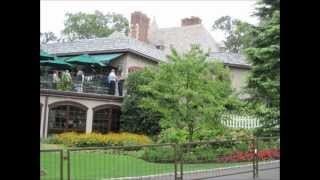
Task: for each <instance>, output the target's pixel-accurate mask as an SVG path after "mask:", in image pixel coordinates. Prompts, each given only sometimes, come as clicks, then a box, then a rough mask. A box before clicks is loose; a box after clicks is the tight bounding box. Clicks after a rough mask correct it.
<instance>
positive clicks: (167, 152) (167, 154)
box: [141, 147, 175, 162]
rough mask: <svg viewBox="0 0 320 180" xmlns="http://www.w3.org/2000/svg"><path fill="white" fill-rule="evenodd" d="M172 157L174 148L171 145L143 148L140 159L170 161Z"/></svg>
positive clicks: (172, 159)
mask: <svg viewBox="0 0 320 180" xmlns="http://www.w3.org/2000/svg"><path fill="white" fill-rule="evenodd" d="M174 158H175V156H174V148H172V147H150V148H145V150H144V153H143V155H142V156H141V159H143V160H146V161H149V162H172V161H174Z"/></svg>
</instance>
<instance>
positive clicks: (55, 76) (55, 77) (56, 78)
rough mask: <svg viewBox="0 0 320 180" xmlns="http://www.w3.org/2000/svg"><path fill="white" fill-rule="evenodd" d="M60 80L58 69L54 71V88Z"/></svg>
mask: <svg viewBox="0 0 320 180" xmlns="http://www.w3.org/2000/svg"><path fill="white" fill-rule="evenodd" d="M59 82H60V78H59V76H58V71H54V72H53V81H52V85H53V89H57V84H58V83H59Z"/></svg>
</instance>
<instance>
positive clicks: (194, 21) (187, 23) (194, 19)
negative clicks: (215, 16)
mask: <svg viewBox="0 0 320 180" xmlns="http://www.w3.org/2000/svg"><path fill="white" fill-rule="evenodd" d="M196 24H201V19H200V18H199V17H194V16H191V18H184V19H182V20H181V26H190V25H196Z"/></svg>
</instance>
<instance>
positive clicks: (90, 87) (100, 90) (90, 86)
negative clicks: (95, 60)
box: [40, 77, 119, 95]
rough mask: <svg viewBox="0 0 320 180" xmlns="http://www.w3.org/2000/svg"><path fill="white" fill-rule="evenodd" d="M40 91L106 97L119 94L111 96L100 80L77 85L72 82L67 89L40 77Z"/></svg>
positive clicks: (108, 89)
mask: <svg viewBox="0 0 320 180" xmlns="http://www.w3.org/2000/svg"><path fill="white" fill-rule="evenodd" d="M40 89H52V90H60V91H71V92H79V93H95V94H106V95H119V93H113V94H111V91H110V88H109V87H108V86H107V84H106V83H104V81H103V80H102V79H95V80H89V81H87V80H85V81H84V83H83V84H82V83H79V82H78V81H76V80H72V82H71V83H69V85H68V86H67V87H61V86H59V84H58V83H54V82H53V80H52V78H48V77H40Z"/></svg>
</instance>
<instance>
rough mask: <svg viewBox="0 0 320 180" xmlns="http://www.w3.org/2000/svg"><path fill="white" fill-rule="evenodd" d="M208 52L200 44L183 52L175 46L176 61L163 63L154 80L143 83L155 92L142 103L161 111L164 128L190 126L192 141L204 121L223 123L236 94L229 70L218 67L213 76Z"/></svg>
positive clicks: (171, 57) (216, 123)
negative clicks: (226, 78) (226, 110)
mask: <svg viewBox="0 0 320 180" xmlns="http://www.w3.org/2000/svg"><path fill="white" fill-rule="evenodd" d="M207 55H208V54H207V53H204V52H203V51H202V50H201V49H200V48H199V47H198V46H192V48H191V50H190V51H189V52H188V53H186V54H183V55H180V54H178V53H177V52H176V51H175V50H174V49H173V50H172V53H171V55H170V56H169V58H170V60H171V62H172V63H168V64H161V65H160V67H159V70H158V71H157V73H156V74H155V76H154V80H153V81H151V82H150V83H148V84H146V85H143V86H140V89H141V90H142V91H143V92H146V93H150V94H151V95H150V96H148V97H145V98H143V99H142V100H141V102H140V106H141V107H144V108H149V109H151V110H153V111H155V112H160V113H161V114H162V115H163V117H162V118H161V120H160V125H161V127H162V128H163V129H167V128H171V127H174V128H178V129H187V131H188V141H190V142H191V141H192V140H193V136H194V133H195V132H196V131H198V130H199V126H200V125H201V124H211V125H219V124H220V122H219V120H220V116H221V114H222V113H223V112H224V110H225V109H226V108H225V105H226V103H227V102H228V98H229V96H230V94H231V93H232V90H231V85H230V81H225V79H224V78H222V77H223V75H222V74H224V73H225V72H224V71H227V70H224V71H223V73H222V72H221V71H218V70H217V69H216V72H217V74H216V75H215V76H213V74H212V69H210V68H209V67H210V66H211V65H210V63H208V62H207V61H206V60H207ZM220 67H221V66H220ZM218 72H219V73H220V74H219V73H218Z"/></svg>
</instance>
